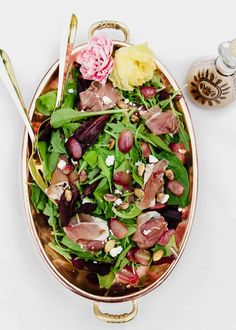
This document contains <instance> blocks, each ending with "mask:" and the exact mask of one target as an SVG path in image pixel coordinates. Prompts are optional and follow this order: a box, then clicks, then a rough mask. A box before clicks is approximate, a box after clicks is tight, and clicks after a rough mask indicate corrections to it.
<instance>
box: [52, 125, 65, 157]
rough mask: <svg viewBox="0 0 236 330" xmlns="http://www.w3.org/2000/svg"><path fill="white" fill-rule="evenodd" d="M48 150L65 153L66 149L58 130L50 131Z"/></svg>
mask: <svg viewBox="0 0 236 330" xmlns="http://www.w3.org/2000/svg"><path fill="white" fill-rule="evenodd" d="M48 151H49V152H56V153H58V154H62V155H67V151H66V148H65V141H63V138H62V136H61V133H60V131H59V130H56V131H52V134H51V140H50V147H49V148H48Z"/></svg>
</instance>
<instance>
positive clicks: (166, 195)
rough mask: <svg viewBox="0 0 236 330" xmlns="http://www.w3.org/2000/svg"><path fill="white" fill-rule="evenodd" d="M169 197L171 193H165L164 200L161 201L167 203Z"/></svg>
mask: <svg viewBox="0 0 236 330" xmlns="http://www.w3.org/2000/svg"><path fill="white" fill-rule="evenodd" d="M169 197H170V195H168V194H165V195H164V198H163V200H162V201H161V204H165V203H166V202H167V201H168V199H169Z"/></svg>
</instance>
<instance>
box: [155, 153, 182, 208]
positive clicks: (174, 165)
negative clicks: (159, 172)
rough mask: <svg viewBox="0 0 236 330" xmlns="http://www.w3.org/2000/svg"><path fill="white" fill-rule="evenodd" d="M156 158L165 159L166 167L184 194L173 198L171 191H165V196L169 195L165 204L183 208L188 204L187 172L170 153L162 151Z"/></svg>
mask: <svg viewBox="0 0 236 330" xmlns="http://www.w3.org/2000/svg"><path fill="white" fill-rule="evenodd" d="M158 158H160V159H166V160H168V162H169V165H168V167H169V168H170V169H171V170H172V171H173V172H174V176H175V180H177V181H178V182H180V183H181V184H182V186H183V187H184V192H183V194H182V195H181V196H175V195H174V194H173V193H172V192H171V191H169V190H168V189H167V192H166V193H167V194H169V196H170V197H169V199H168V202H167V204H169V205H178V206H180V207H185V206H186V205H188V204H189V198H188V195H189V177H188V172H187V170H186V168H185V167H184V165H183V164H182V162H181V161H180V160H179V158H178V157H177V156H176V155H175V154H173V153H170V152H166V151H162V152H161V153H160V154H159V155H158Z"/></svg>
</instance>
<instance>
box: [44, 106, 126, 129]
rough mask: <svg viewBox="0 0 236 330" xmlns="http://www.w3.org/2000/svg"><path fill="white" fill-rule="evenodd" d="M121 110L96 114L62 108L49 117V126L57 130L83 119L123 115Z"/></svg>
mask: <svg viewBox="0 0 236 330" xmlns="http://www.w3.org/2000/svg"><path fill="white" fill-rule="evenodd" d="M123 112H124V110H122V109H114V110H104V111H97V112H89V111H88V112H86V111H84V112H82V111H78V110H74V109H71V108H63V109H59V110H57V111H54V112H53V113H52V115H51V119H50V124H51V126H52V127H54V128H59V127H62V126H64V125H67V124H69V123H72V122H77V121H80V120H82V119H85V118H89V117H94V116H100V115H108V114H110V115H111V114H114V113H123Z"/></svg>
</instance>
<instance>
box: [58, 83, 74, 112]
mask: <svg viewBox="0 0 236 330" xmlns="http://www.w3.org/2000/svg"><path fill="white" fill-rule="evenodd" d="M76 98H77V79H73V80H72V79H71V80H68V81H67V82H66V85H65V91H64V100H63V103H62V106H61V107H62V108H74V106H75V100H76Z"/></svg>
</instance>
